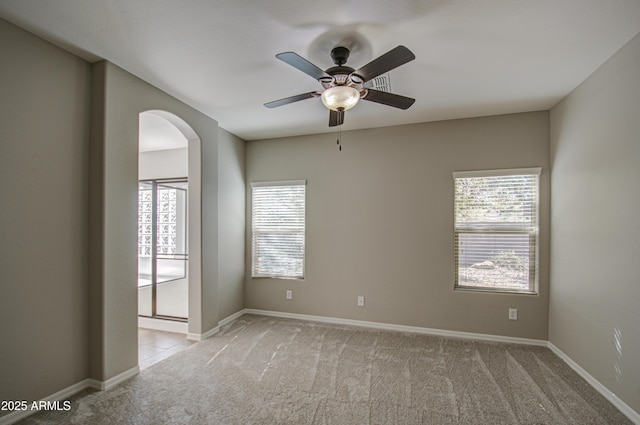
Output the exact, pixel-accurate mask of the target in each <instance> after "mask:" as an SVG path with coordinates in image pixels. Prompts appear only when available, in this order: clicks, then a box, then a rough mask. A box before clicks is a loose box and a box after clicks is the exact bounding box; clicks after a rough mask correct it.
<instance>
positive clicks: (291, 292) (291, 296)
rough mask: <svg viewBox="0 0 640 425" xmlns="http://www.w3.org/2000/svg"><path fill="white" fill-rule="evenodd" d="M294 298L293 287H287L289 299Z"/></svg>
mask: <svg viewBox="0 0 640 425" xmlns="http://www.w3.org/2000/svg"><path fill="white" fill-rule="evenodd" d="M292 298H293V291H291V289H287V299H288V300H290V299H292Z"/></svg>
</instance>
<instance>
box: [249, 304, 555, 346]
mask: <svg viewBox="0 0 640 425" xmlns="http://www.w3.org/2000/svg"><path fill="white" fill-rule="evenodd" d="M244 312H245V313H247V314H260V315H263V316H273V317H282V318H286V319H299V320H308V321H310V322H323V323H333V324H336V325H351V326H359V327H364V328H373V329H384V330H389V331H400V332H413V333H419V334H425V335H436V336H445V337H450V338H464V339H476V340H481V341H492V342H506V343H511V344H525V345H538V346H543V347H546V346H547V341H546V340H542V339H529V338H517V337H511V336H501V335H490V334H479V333H471V332H459V331H448V330H443V329H433V328H423V327H419V326H407V325H394V324H389V323H382V322H368V321H364V320H352V319H340V318H337V317H326V316H312V315H308V314H298V313H283V312H279V311H270V310H256V309H253V308H247V309H245V310H244Z"/></svg>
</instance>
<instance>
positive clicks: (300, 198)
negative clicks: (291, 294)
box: [251, 180, 306, 279]
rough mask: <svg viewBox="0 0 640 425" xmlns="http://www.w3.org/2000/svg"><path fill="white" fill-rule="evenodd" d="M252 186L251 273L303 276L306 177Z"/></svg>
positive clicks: (279, 276)
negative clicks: (299, 179)
mask: <svg viewBox="0 0 640 425" xmlns="http://www.w3.org/2000/svg"><path fill="white" fill-rule="evenodd" d="M251 186H252V202H251V205H252V257H251V258H252V260H251V261H252V265H251V276H252V277H274V278H294V279H302V278H304V251H305V189H306V185H305V181H304V180H301V181H286V182H260V183H257V182H255V183H252V184H251Z"/></svg>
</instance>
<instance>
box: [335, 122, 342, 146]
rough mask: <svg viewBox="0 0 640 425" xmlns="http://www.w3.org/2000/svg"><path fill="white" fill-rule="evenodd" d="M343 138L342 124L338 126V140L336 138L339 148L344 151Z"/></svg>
mask: <svg viewBox="0 0 640 425" xmlns="http://www.w3.org/2000/svg"><path fill="white" fill-rule="evenodd" d="M341 140H342V124H340V125H339V126H338V140H336V144H337V145H338V150H339V151H341V152H342V143H340V141H341Z"/></svg>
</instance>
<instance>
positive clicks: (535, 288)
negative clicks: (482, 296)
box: [453, 167, 542, 295]
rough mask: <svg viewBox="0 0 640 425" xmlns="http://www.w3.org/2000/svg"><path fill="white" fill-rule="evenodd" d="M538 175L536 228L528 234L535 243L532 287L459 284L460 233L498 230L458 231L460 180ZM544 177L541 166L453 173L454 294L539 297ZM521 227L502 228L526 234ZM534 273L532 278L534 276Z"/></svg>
mask: <svg viewBox="0 0 640 425" xmlns="http://www.w3.org/2000/svg"><path fill="white" fill-rule="evenodd" d="M523 175H524V176H536V179H537V180H536V199H535V204H534V208H535V227H534V228H532V229H530V230H529V231H528V232H526V233H527V234H529V235H533V236H534V238H535V241H534V243H533V245H534V246H533V249H534V251H533V252H531V253H530V254H533V264H531V257H530V263H529V267H530V272H529V288H528V289H527V290H518V289H509V288H504V287H501V288H492V287H487V286H467V285H458V272H459V267H458V261H457V257H458V252H457V251H458V242H457V241H458V234H460V233H467V234H468V233H491V232H492V231H495V230H496V228H495V227H487V228H486V229H479V230H476V231H475V232H474V231H473V230H471V231H468V230H469V228H467V229H466V230H467V231H459V230H458V229H460V227H457V226H456V213H455V211H456V194H455V180H456V179H458V178H475V177H507V176H523ZM541 175H542V167H527V168H508V169H496V170H475V171H454V172H453V182H454V184H453V187H454V194H453V209H454V212H453V234H454V242H453V245H454V248H453V249H454V267H453V268H454V270H453V272H454V283H453V289H454V291H469V292H489V293H502V294H514V295H538V294H539V275H540V273H539V271H540V176H541ZM521 229H522V228H518V229H515V228H508V227H505V226H500V230H501V232H502V233H505V232H506V233H517V234H524V233H525V232H523V231H522V230H521ZM531 271H532V272H533V276H532V274H531Z"/></svg>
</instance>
